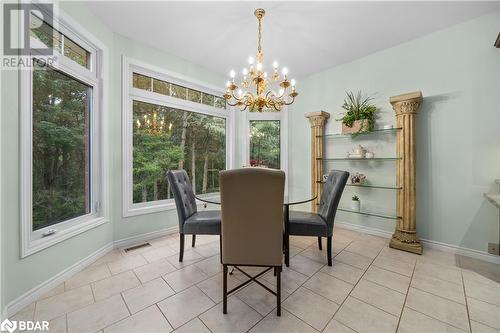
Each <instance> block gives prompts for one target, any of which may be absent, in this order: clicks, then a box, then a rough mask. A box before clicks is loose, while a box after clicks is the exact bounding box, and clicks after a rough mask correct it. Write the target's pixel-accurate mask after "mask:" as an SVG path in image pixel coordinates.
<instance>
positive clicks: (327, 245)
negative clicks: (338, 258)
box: [326, 236, 332, 266]
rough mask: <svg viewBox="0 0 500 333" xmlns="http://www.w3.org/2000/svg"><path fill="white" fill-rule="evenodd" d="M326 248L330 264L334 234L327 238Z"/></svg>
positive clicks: (329, 263) (330, 263) (329, 264)
mask: <svg viewBox="0 0 500 333" xmlns="http://www.w3.org/2000/svg"><path fill="white" fill-rule="evenodd" d="M326 248H327V252H328V254H327V256H328V266H331V265H332V236H329V237H327V238H326Z"/></svg>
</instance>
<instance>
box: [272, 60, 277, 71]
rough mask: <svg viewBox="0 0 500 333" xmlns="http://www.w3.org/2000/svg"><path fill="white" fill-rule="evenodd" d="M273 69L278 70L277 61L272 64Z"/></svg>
mask: <svg viewBox="0 0 500 333" xmlns="http://www.w3.org/2000/svg"><path fill="white" fill-rule="evenodd" d="M273 68H274V69H278V62H277V61H275V62H273Z"/></svg>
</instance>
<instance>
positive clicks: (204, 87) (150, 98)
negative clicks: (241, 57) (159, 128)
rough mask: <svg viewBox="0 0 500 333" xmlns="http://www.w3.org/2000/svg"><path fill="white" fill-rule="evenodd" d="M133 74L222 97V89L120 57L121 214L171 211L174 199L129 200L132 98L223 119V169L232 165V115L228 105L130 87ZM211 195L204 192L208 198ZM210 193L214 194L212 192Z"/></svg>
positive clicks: (131, 180)
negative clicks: (224, 133) (224, 161)
mask: <svg viewBox="0 0 500 333" xmlns="http://www.w3.org/2000/svg"><path fill="white" fill-rule="evenodd" d="M133 73H137V74H141V75H147V76H150V77H153V78H156V79H159V80H163V81H167V82H170V83H173V84H177V85H180V86H183V87H187V88H190V89H195V90H198V91H201V92H206V93H210V94H212V95H215V96H222V95H223V94H224V91H223V90H221V89H219V88H217V87H213V86H210V85H208V84H206V83H203V82H200V81H196V80H193V79H191V78H189V77H187V76H184V75H182V74H179V73H175V72H170V71H167V70H165V69H162V68H158V67H155V66H152V65H150V64H147V63H144V62H142V61H140V60H136V59H133V58H129V57H126V56H122V97H123V100H122V108H123V117H122V133H123V138H122V141H123V142H122V149H123V150H122V155H123V158H122V189H123V191H122V208H123V209H122V216H123V217H131V216H138V215H143V214H150V213H157V212H162V211H168V210H173V209H176V208H175V202H174V199H163V200H156V201H148V202H141V203H134V202H133V126H134V124H133V101H134V100H136V101H141V102H146V103H152V104H156V105H161V106H165V107H170V108H176V109H180V110H184V111H188V112H195V113H200V114H204V115H209V116H215V117H219V118H224V119H225V123H226V169H230V168H232V165H233V156H234V154H233V151H234V147H233V140H232V138H233V132H234V130H233V129H234V117H233V116H232V110H230V109H229V108H226V109H221V108H217V107H215V106H209V105H205V104H202V103H196V102H191V101H189V100H183V99H180V98H176V97H172V96H167V95H163V94H160V93H155V92H153V91H146V90H143V89H139V88H135V87H133V81H132V80H133ZM210 196H211V195H207V197H210ZM213 196H216V195H215V194H214V195H213Z"/></svg>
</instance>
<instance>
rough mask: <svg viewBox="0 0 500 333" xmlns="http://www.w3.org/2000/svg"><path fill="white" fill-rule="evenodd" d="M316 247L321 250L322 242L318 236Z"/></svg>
mask: <svg viewBox="0 0 500 333" xmlns="http://www.w3.org/2000/svg"><path fill="white" fill-rule="evenodd" d="M318 249H319V250H320V251H322V250H323V244H322V242H321V237H318Z"/></svg>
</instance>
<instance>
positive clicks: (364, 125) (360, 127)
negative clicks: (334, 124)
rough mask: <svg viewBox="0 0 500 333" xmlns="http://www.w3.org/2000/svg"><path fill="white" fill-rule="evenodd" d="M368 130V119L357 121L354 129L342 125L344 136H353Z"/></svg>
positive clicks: (353, 125) (353, 126) (353, 124)
mask: <svg viewBox="0 0 500 333" xmlns="http://www.w3.org/2000/svg"><path fill="white" fill-rule="evenodd" d="M366 129H368V119H362V120H355V121H354V123H352V127H348V126H346V125H344V124H342V134H352V133H358V132H360V131H361V132H362V131H365V130H366Z"/></svg>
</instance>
